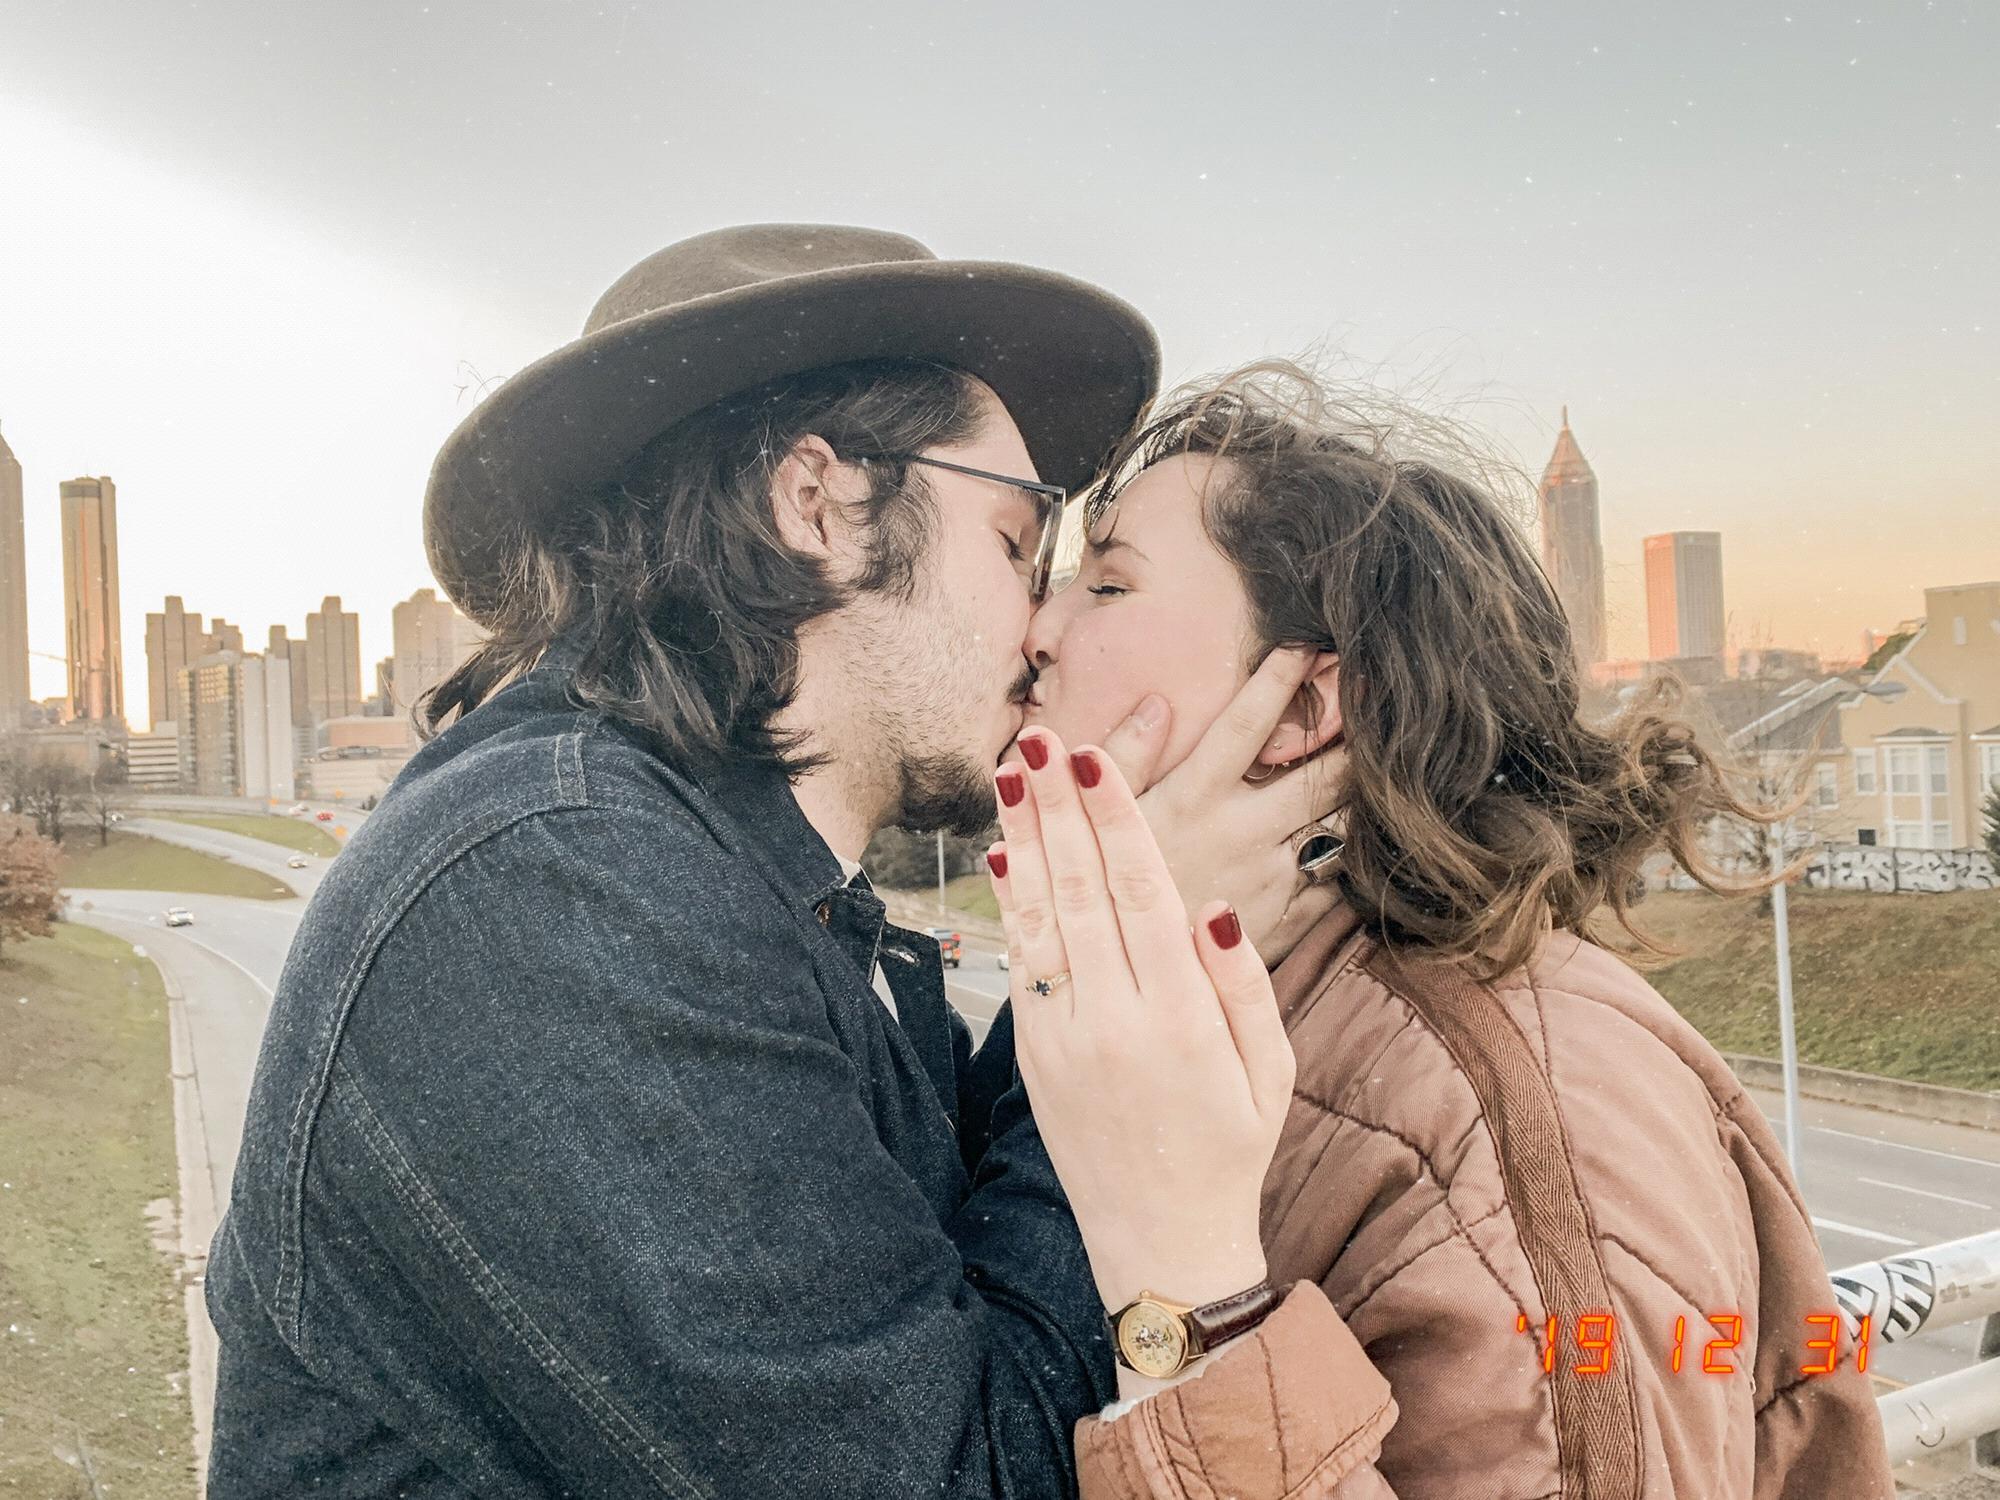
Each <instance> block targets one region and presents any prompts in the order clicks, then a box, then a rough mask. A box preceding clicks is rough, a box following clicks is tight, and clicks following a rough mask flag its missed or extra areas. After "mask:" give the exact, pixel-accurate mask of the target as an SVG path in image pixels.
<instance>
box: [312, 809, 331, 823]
mask: <svg viewBox="0 0 2000 1500" xmlns="http://www.w3.org/2000/svg"><path fill="white" fill-rule="evenodd" d="M313 818H314V819H315V820H316V821H317V822H321V823H331V822H332V821H333V814H332V813H330V812H325V811H321V812H316V813H314V814H313Z"/></svg>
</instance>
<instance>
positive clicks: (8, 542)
mask: <svg viewBox="0 0 2000 1500" xmlns="http://www.w3.org/2000/svg"><path fill="white" fill-rule="evenodd" d="M21 525H22V523H21V464H20V460H18V459H16V458H15V457H14V450H13V449H12V448H9V447H8V446H7V439H6V438H4V437H0V729H13V728H15V727H17V726H18V725H19V724H20V722H21V714H22V712H23V711H24V710H25V709H26V708H27V706H28V704H29V702H30V701H31V699H30V696H29V688H28V548H27V543H26V542H25V540H24V539H23V537H22V531H21Z"/></svg>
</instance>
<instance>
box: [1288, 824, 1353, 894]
mask: <svg viewBox="0 0 2000 1500" xmlns="http://www.w3.org/2000/svg"><path fill="white" fill-rule="evenodd" d="M1346 847H1347V840H1346V839H1344V838H1342V837H1341V836H1340V835H1339V834H1338V833H1336V832H1334V830H1333V826H1332V824H1331V823H1329V822H1328V821H1327V820H1326V819H1325V818H1321V819H1320V820H1319V821H1318V822H1314V823H1308V824H1306V826H1305V827H1303V828H1301V829H1300V830H1299V831H1298V832H1297V833H1294V834H1293V835H1292V854H1293V856H1294V858H1296V859H1297V861H1298V866H1299V873H1300V874H1301V875H1303V876H1305V877H1306V879H1308V880H1313V881H1323V880H1331V879H1332V878H1333V876H1334V868H1333V867H1334V863H1335V861H1337V860H1338V859H1339V858H1340V854H1341V851H1342V850H1343V849H1345V848H1346Z"/></svg>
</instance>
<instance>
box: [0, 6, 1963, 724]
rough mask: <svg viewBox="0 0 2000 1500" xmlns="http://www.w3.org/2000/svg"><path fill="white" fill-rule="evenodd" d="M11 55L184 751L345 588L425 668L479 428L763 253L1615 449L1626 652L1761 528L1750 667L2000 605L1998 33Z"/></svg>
mask: <svg viewBox="0 0 2000 1500" xmlns="http://www.w3.org/2000/svg"><path fill="white" fill-rule="evenodd" d="M309 12H310V13H309ZM1080 12H1087V13H1082V14H1080ZM0 38H4V43H0V428H3V429H4V432H5V435H6V437H7V439H8V441H9V442H10V443H11V444H12V446H13V448H14V449H15V451H16V452H17V453H18V454H19V456H20V458H21V461H22V464H23V466H24V468H25V471H26V474H25V478H26V484H27V502H28V518H27V521H28V544H29V549H30V557H31V565H30V579H31V586H32V592H31V596H30V628H31V633H32V635H33V638H34V646H35V648H36V649H37V650H39V651H46V652H52V653H60V651H61V649H62V638H63V633H62V601H61V588H60V539H59V531H58V527H57V501H56V486H57V484H58V482H59V481H60V480H62V479H63V478H66V477H69V476H71V475H74V474H80V473H92V474H95V473H108V474H110V475H112V476H113V477H114V478H115V479H116V480H117V481H118V486H119V524H120V530H121V536H122V543H123V546H122V559H121V562H122V569H123V608H124V621H123V624H124V631H125V646H126V658H127V674H128V675H127V690H126V696H127V709H128V712H129V713H130V715H131V717H132V718H133V719H134V721H135V722H140V721H143V719H144V716H145V664H144V640H143V623H144V615H145V612H146V611H147V610H148V609H158V608H159V607H160V602H159V601H160V599H161V597H162V596H163V595H165V594H167V593H179V594H181V595H183V596H185V598H186V600H187V603H188V606H189V607H190V608H191V609H198V610H200V611H202V612H203V613H204V614H207V615H216V614H220V615H223V616H225V617H226V618H228V619H230V620H231V621H234V622H236V623H238V624H241V625H243V626H244V627H245V632H246V635H247V636H251V637H253V638H254V639H256V640H259V641H261V638H262V636H263V634H264V631H265V628H266V627H267V626H268V625H270V624H272V623H274V622H283V623H285V624H287V625H290V626H291V627H293V628H294V629H295V630H296V629H299V628H302V627H303V624H304V619H305V615H306V613H307V612H308V611H309V610H312V609H316V608H317V607H318V604H319V600H320V598H321V596H322V595H324V594H329V593H338V594H340V595H341V596H342V597H343V598H344V599H345V600H346V602H347V604H348V606H349V607H350V608H358V609H359V610H360V611H361V614H362V649H363V652H364V655H365V657H366V659H367V660H369V661H373V660H374V659H376V658H377V657H380V656H383V655H386V654H387V653H388V651H389V646H390V641H389V613H388V612H389V607H390V605H391V604H392V603H393V602H394V601H395V600H397V599H400V598H402V597H405V596H407V595H408V594H409V593H410V592H411V590H413V589H415V588H419V587H423V586H425V585H427V584H429V582H430V578H429V575H428V572H427V571H426V568H425V563H424V557H423V551H422V546H421V540H420V534H419V511H420V505H421V498H422V491H423V482H424V476H425V473H426V471H427V469H428V466H429V463H430V459H431V457H432V455H433V454H434V453H435V451H436V449H437V446H438V444H439V443H440V442H441V441H442V440H443V438H444V436H445V434H446V433H447V432H448V431H449V430H450V429H451V427H452V426H453V425H454V423H455V422H456V421H457V420H458V419H459V418H460V417H461V416H462V415H463V414H464V413H465V411H466V410H467V409H468V407H469V404H470V402H471V399H472V397H471V394H470V391H469V389H468V387H469V386H471V385H473V384H475V383H476V382H477V381H479V380H481V379H490V378H493V377H497V376H502V375H504V374H506V373H507V372H508V371H510V370H513V369H516V368H518V367H520V366H521V365H522V364H525V363H526V362H527V361H529V360H530V359H532V358H534V357H535V356H536V355H538V354H541V353H543V352H545V351H547V350H548V349H550V348H553V347H554V346H555V345H557V344H559V343H561V342H563V341H565V340H567V339H569V338H571V337H573V336H574V335H575V334H576V332H577V331H578V329H579V328H580V326H581V324H582V320H583V317H584V314H585V313H586V312H587V311H588V309H589V307H590V304H591V303H592V302H593V301H594V300H595V298H596V296H597V294H598V293H599V292H600V291H602V290H603V288H604V287H605V286H607V285H608V284H609V283H610V282H611V281H612V280H613V279H615V278H616V277H617V276H618V275H619V274H620V273H621V272H622V271H623V270H624V269H625V268H626V267H627V266H628V265H630V264H631V263H632V262H634V261H635V260H637V259H639V258H640V257H642V256H643V255H645V254H647V253H649V252H650V251H652V250H654V249H656V248H658V247H659V246H661V245H663V244H665V243H667V242H669V241H671V240H674V239H678V238H680V237H682V236H684V235H687V234H691V233H695V232H698V231H701V230H704V229H708V228H713V227H715V226H717V225H720V224H726V223H731V222H745V221H755V220H773V219H799V220H819V221H834V222H850V223H867V224H873V225H879V226H883V227H888V228H894V229H899V230H904V231H907V232H909V233H912V234H915V235H917V236H918V237H919V238H921V239H923V240H924V241H926V242H927V243H928V244H930V245H931V246H932V247H933V248H934V249H936V250H937V251H938V252H939V253H940V254H943V255H946V256H954V257H972V258H994V259H1013V260H1023V261H1029V262H1033V263H1036V264H1041V265H1047V266H1051V267H1055V268H1057V269H1060V270H1064V271H1068V272H1072V273H1075V274H1078V275H1081V276H1084V277H1087V278H1089V279H1092V280H1095V281H1097V282H1100V283H1101V284H1103V285H1105V286H1107V287H1109V288H1111V289H1113V290H1114V291H1117V292H1119V293H1120V294H1122V295H1124V296H1125V297H1127V298H1129V299H1131V300H1132V301H1134V302H1136V303H1137V304H1138V305H1139V306H1140V307H1141V308H1142V309H1144V310H1145V311H1146V312H1147V313H1148V314H1150V315H1151V316H1152V318H1153V319H1154V320H1155V321H1156V323H1157V324H1158V326H1159V328H1160V331H1161V335H1162V338H1163V341H1164V343H1165V347H1166V357H1167V366H1168V372H1169V375H1170V377H1176V378H1177V377H1182V376H1187V375H1192V374H1195V373H1198V372H1200V371H1202V370H1206V369H1212V368H1215V367H1218V366H1222V365H1227V364H1232V363H1237V362H1240V361H1243V360H1246V359H1250V358H1254V357H1257V356H1259V355H1263V354H1269V353H1286V352H1298V351H1300V350H1303V349H1305V348H1307V347H1308V346H1313V345H1320V346H1324V347H1325V348H1326V349H1328V350H1329V351H1331V353H1332V354H1333V355H1334V356H1336V357H1337V359H1338V360H1339V361H1340V362H1341V364H1342V365H1343V367H1344V368H1345V369H1347V370H1348V371H1349V372H1350V373H1357V374H1362V375H1366V376H1368V377H1370V378H1374V379H1379V380H1382V381H1385V382H1388V383H1390V384H1392V385H1394V386H1396V387H1397V388H1399V389H1400V390H1402V391H1403V392H1404V393H1405V394H1406V395H1409V394H1415V395H1417V396H1418V397H1419V399H1423V400H1426V401H1430V402H1434V403H1437V404H1439V405H1449V406H1451V407H1452V408H1453V409H1454V410H1456V411H1457V412H1458V413H1459V414H1460V415H1461V416H1462V417H1463V418H1465V419H1467V420H1469V421H1470V422H1472V423H1473V424H1474V425H1475V426H1476V427H1477V428H1478V429H1479V430H1480V431H1482V432H1483V433H1484V434H1486V435H1487V436H1488V437H1490V438H1492V439H1495V440H1497V441H1499V442H1501V443H1502V444H1504V445H1506V446H1507V447H1509V448H1510V449H1511V450H1512V451H1513V452H1514V453H1515V454H1516V455H1517V456H1518V457H1519V459H1520V460H1521V461H1522V462H1523V463H1524V464H1526V465H1528V466H1530V467H1531V468H1533V469H1534V470H1536V471H1539V469H1540V466H1541V464H1542V462H1543V461H1544V460H1545V458H1546V457H1547V454H1548V450H1549V447H1550V446H1551V444H1552V443H1553V440H1554V435H1555V429H1556V425H1557V421H1558V411H1559V408H1560V406H1561V405H1562V404H1563V403H1565V402H1567V403H1568V405H1569V407H1570V413H1571V418H1572V422H1573V425H1574V428H1575V431H1576V433H1577V436H1578V438H1579V440H1580V441H1581V443H1582V445H1583V448H1584V451H1585V453H1586V454H1587V455H1588V456H1589V458H1590V459H1591V462H1592V463H1593V465H1594V466H1595V468H1596V470H1597V474H1598V477H1599V480H1600V483H1601V487H1602V495H1603V528H1604V544H1605V553H1606V561H1607V567H1608V572H1609V575H1610V592H1611V600H1610V602H1611V610H1612V628H1611V648H1612V651H1613V653H1614V654H1619V655H1624V654H1641V653H1642V651H1643V601H1642V598H1641V594H1640V587H1639V579H1640V548H1639V539H1640V538H1641V537H1642V536H1643V535H1645V534H1647V533H1649V532H1655V531H1664V530H1671V529H1675V528H1683V527H1685V528H1703V529H1709V528H1712V529H1717V530H1720V531H1721V532H1722V533H1723V549H1724V566H1725V574H1726V587H1727V596H1728V608H1729V613H1730V618H1731V630H1732V634H1733V635H1734V637H1735V638H1736V639H1737V641H1738V642H1739V643H1740V644H1755V643H1758V642H1769V643H1772V644H1780V645H1799V646H1807V647H1817V648H1818V649H1820V650H1822V651H1824V652H1826V653H1829V654H1832V655H1848V654H1852V652H1853V651H1854V650H1855V649H1856V647H1857V646H1858V638H1859V634H1860V632H1861V630H1862V629H1863V628H1864V627H1866V626H1878V627H1880V626H1887V625H1890V624H1893V623H1894V622H1895V621H1896V620H1898V619H1900V618H1903V617H1905V616H1909V615H1912V614H1915V613H1918V612H1919V611H1920V610H1921V607H1922V590H1923V588H1924V587H1925V586H1926V585H1936V584H1945V583H1959V582H1970V581H1976V580H1979V579H1985V578H1992V577H1996V576H2000V456H1996V444H1995V441H1994V431H1995V429H1996V427H2000V422H1997V421H1996V416H1997V415H2000V307H1996V298H2000V290H1996V289H2000V252H1996V245H2000V191H1997V190H1996V189H2000V89H1996V87H1995V84H1994V79H1995V77H1996V74H1997V73H2000V7H1995V6H1994V5H1991V4H1989V3H1985V0H1954V3H1936V4H1922V3H1914V4H1892V3H1886V0H1861V3H1854V4H1845V5H1831V4H1825V3H1820V0H1798V3H1796V4H1792V5H1789V6H1788V5H1785V4H1768V5H1767V4H1755V3H1753V4H1745V3H1739V0H1730V3H1711V0H1700V3H1682V4H1675V5H1671V6H1645V5H1637V4H1626V3H1621V4H1616V5H1612V4H1602V3H1600V4H1595V5H1591V4H1584V3H1559V4H1524V5H1520V6H1514V5H1508V6H1504V7H1503V6H1497V5H1476V4H1437V5H1414V4H1404V5H1385V4H1365V5H1364V4H1351V3H1344V0H1341V3H1328V0H1317V3H1300V4H1283V5H1281V4H1268V3H1252V0H1242V3H1234V4H1231V5H1228V6H1220V5H1199V6H1196V5H1188V4H1180V3H1165V4H1151V5H1137V4H1129V5H1128V4H1121V5H1093V6H1089V7H1080V6H1077V5H1075V4H1073V3H1061V4H1040V3H1026V0H1015V3H1011V4H1007V5H1004V6H996V5H944V4H933V5H917V4H876V5H855V6H828V5H825V4H812V5H804V4H799V5H786V6H773V5H759V4H754V3H749V4H734V5H707V4H704V5H699V6H671V5H665V4H625V3H620V4H600V5H571V4H558V3H554V0H543V3H532V4H531V3H523V0H480V3H477V4H470V3H456V0H454V3H436V0H434V3H431V4H428V5H425V4H417V3H411V4H384V3H355V0H344V3H342V4H339V5H337V6H336V5H330V4H329V5H320V6H316V7H310V8H308V7H304V6H298V7H280V6H273V5H268V4H251V3H247V0H220V3H205V4H196V3H164V0H163V3H158V4H146V5H135V4H131V3H129V0H110V3H106V0H90V3H54V0H0ZM366 686H367V687H369V688H370V689H371V690H372V687H373V683H372V681H370V682H369V683H367V684H366ZM35 688H36V692H37V694H38V695H41V696H45V695H48V694H53V693H57V692H60V691H61V690H62V667H61V665H60V664H59V663H57V662H52V661H47V660H44V659H39V658H38V659H37V660H36V662H35Z"/></svg>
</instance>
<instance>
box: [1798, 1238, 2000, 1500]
mask: <svg viewBox="0 0 2000 1500" xmlns="http://www.w3.org/2000/svg"><path fill="white" fill-rule="evenodd" d="M1832 1280H1833V1294H1834V1297H1835V1299H1836V1300H1837V1301H1838V1302H1839V1304H1840V1311H1841V1315H1842V1316H1843V1317H1844V1318H1845V1319H1846V1320H1847V1325H1848V1332H1849V1334H1850V1335H1851V1336H1854V1337H1856V1338H1857V1339H1858V1338H1859V1336H1860V1328H1861V1320H1862V1319H1863V1318H1866V1319H1868V1320H1869V1329H1870V1337H1871V1338H1872V1340H1873V1341H1874V1342H1876V1343H1889V1344H1895V1343H1906V1342H1908V1341H1909V1340H1910V1339H1913V1338H1916V1337H1917V1336H1918V1335H1919V1334H1924V1333H1931V1332H1935V1331H1936V1330H1937V1329H1940V1328H1949V1327H1952V1326H1954V1325H1956V1324H1961V1323H1969V1322H1971V1321H1973V1320H1974V1319H1984V1320H1985V1323H1984V1327H1983V1329H1982V1330H1981V1333H1980V1339H1979V1362H1978V1363H1977V1364H1974V1365H1971V1366H1969V1367H1967V1368H1966V1369H1963V1370H1956V1371H1953V1372H1952V1373H1951V1374H1949V1375H1940V1376H1938V1377H1937V1378H1936V1379H1934V1380H1925V1381H1921V1382H1919V1383H1918V1384H1916V1385H1909V1386H1904V1387H1903V1388H1902V1389H1901V1390H1898V1391H1891V1392H1889V1394H1887V1395H1885V1396H1881V1397H1878V1398H1877V1399H1876V1405H1877V1406H1878V1407H1879V1408H1880V1410H1881V1413H1882V1427H1883V1430H1884V1435H1885V1437H1886V1438H1887V1440H1888V1447H1889V1462H1890V1463H1892V1464H1900V1463H1905V1462H1907V1461H1908V1460H1910V1459H1913V1458H1921V1457H1924V1456H1926V1455H1930V1454H1935V1453H1938V1452H1940V1451H1942V1450H1944V1449H1947V1448H1954V1447H1957V1446H1959V1445H1961V1444H1965V1443H1970V1444H1971V1445H1972V1449H1973V1454H1972V1458H1973V1463H1974V1464H1975V1465H1976V1466H1978V1467H1979V1468H1981V1469H1982V1470H1993V1471H1996V1472H2000V1230H1992V1231H1989V1232H1987V1233H1985V1234H1975V1235H1970V1236H1968V1237H1967V1238H1965V1239H1962V1240H1951V1241H1948V1242H1947V1243H1945V1244H1942V1245H1932V1246H1929V1247H1928V1248H1926V1249H1922V1250H1911V1251H1907V1252H1906V1253H1904V1254H1901V1255H1892V1256H1888V1257H1886V1258H1884V1259H1882V1260H1873V1261H1868V1262H1866V1263H1865V1264H1862V1265H1858V1266H1848V1267H1847V1268H1845V1269H1844V1270H1840V1271H1835V1272H1834V1273H1833V1277H1832Z"/></svg>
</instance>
